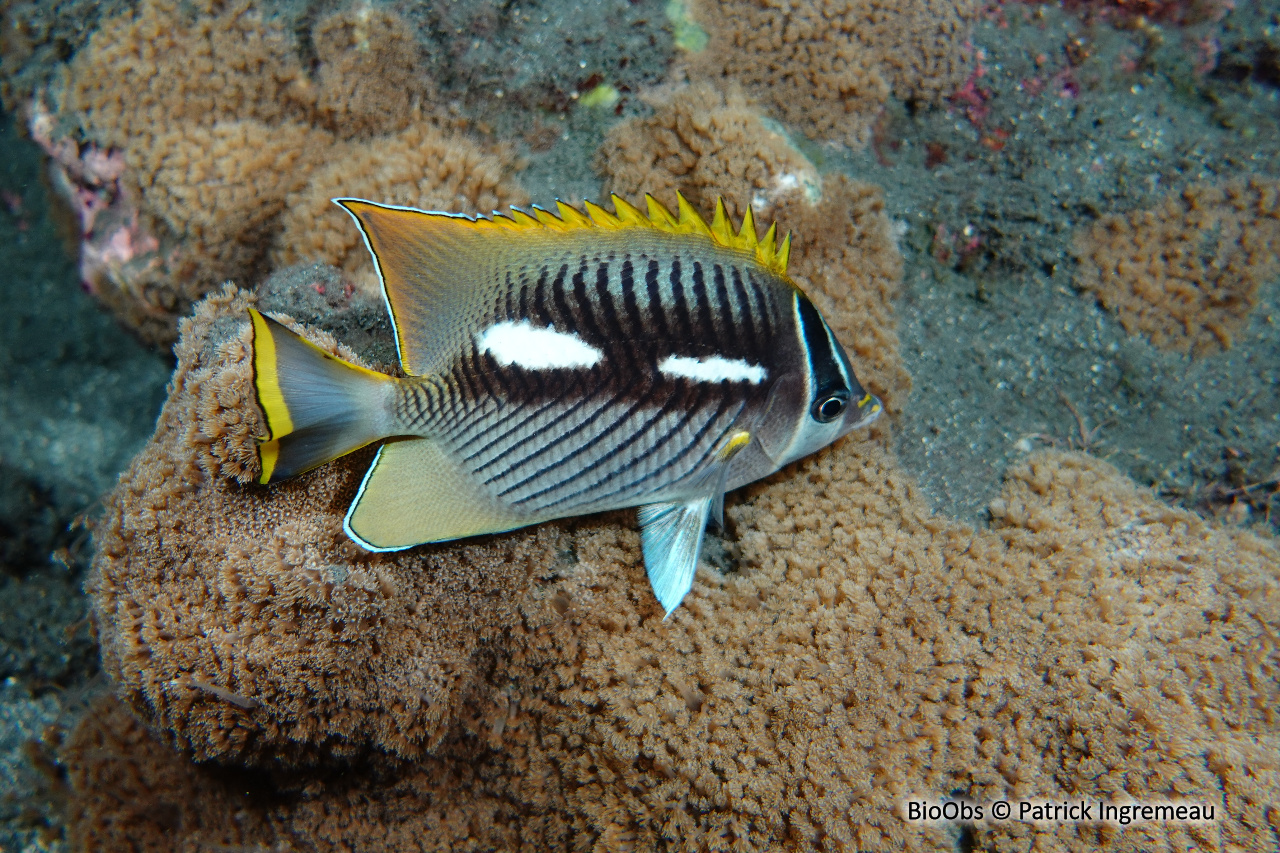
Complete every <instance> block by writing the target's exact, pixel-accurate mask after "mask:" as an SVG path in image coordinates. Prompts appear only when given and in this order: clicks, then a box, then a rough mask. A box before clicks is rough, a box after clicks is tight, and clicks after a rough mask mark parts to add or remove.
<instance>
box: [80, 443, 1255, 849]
mask: <svg viewBox="0 0 1280 853" xmlns="http://www.w3.org/2000/svg"><path fill="white" fill-rule="evenodd" d="M992 509H993V516H994V518H995V520H996V525H997V526H996V529H995V530H993V531H990V532H978V531H974V530H972V529H969V528H965V527H963V526H960V525H956V524H954V523H951V522H948V521H947V520H946V519H942V518H937V517H934V516H932V515H931V514H930V513H929V512H928V510H927V509H926V508H925V507H924V506H923V505H922V504H921V502H920V499H919V497H918V496H917V495H916V494H915V492H914V489H913V487H912V485H911V483H910V481H909V480H908V479H907V478H905V477H903V476H902V475H901V473H899V472H898V471H897V470H896V467H895V466H894V464H893V461H892V459H891V457H889V456H888V455H887V454H886V453H884V452H883V451H881V450H878V449H876V448H875V447H874V445H872V444H869V443H867V442H859V443H855V442H845V443H843V444H841V445H839V446H837V447H835V448H833V449H831V450H829V451H827V452H824V453H823V454H820V455H819V456H818V457H817V458H814V459H811V460H809V461H807V462H803V463H801V464H800V465H799V466H798V468H797V469H796V470H795V471H792V472H787V473H786V474H784V475H783V476H781V477H778V478H775V480H774V481H773V482H771V483H766V484H762V485H759V486H756V487H753V488H751V489H750V490H749V493H748V495H747V496H746V498H745V499H744V500H742V501H741V502H740V503H737V504H736V506H732V507H731V508H730V517H731V519H732V524H733V526H734V527H735V528H736V538H737V541H738V543H739V548H740V552H739V555H738V559H737V561H736V566H735V567H734V568H733V569H732V570H730V571H727V572H721V571H715V570H711V569H709V568H707V567H705V566H704V567H703V569H702V570H701V571H700V573H699V578H698V583H697V584H696V585H695V589H694V593H693V594H692V595H691V597H690V598H689V599H688V603H687V607H685V608H682V609H681V610H680V611H678V612H677V614H676V615H675V616H673V617H672V618H671V619H669V620H667V621H665V622H664V621H663V620H662V619H661V613H660V612H658V611H657V610H656V608H654V607H653V606H652V603H651V602H649V601H648V600H646V598H645V597H644V596H643V595H641V594H638V590H640V588H641V586H642V578H643V574H642V571H641V570H640V567H639V548H638V541H637V537H636V536H635V534H634V533H632V532H631V531H629V530H626V529H619V528H618V527H616V526H614V525H611V524H608V523H603V522H600V521H586V522H582V523H579V524H576V525H570V528H571V536H572V545H573V549H574V553H575V557H576V560H575V561H574V562H573V563H572V564H561V565H560V566H559V567H558V568H557V569H556V570H555V573H554V575H553V576H549V577H548V579H546V580H543V581H541V582H539V583H537V584H535V585H534V586H533V587H532V588H531V590H530V594H529V595H528V597H527V598H525V599H523V600H522V601H521V603H520V604H519V606H518V608H517V609H518V611H519V613H520V618H519V619H518V620H517V621H515V622H513V623H511V627H510V629H509V630H508V631H507V632H505V635H502V636H500V637H497V636H495V638H494V642H492V643H489V644H487V645H486V646H485V647H484V649H483V653H482V656H483V657H484V658H485V659H486V660H487V661H488V662H487V664H486V665H485V667H484V670H485V672H486V676H485V677H484V679H483V680H482V682H481V683H479V684H478V685H476V686H475V688H474V689H473V690H472V691H471V692H470V694H469V695H468V696H467V698H466V701H465V702H464V704H463V707H462V709H461V710H460V712H459V714H458V720H459V721H458V723H457V725H455V727H454V729H453V731H452V733H451V734H450V736H449V737H448V738H446V739H445V740H444V741H442V742H441V743H440V744H439V746H438V748H437V750H436V752H435V754H434V755H432V756H430V757H427V758H425V759H423V760H422V762H421V763H419V764H418V765H417V766H415V767H408V768H403V770H402V771H400V772H397V773H394V774H392V775H390V776H386V775H382V776H379V775H378V774H373V775H366V776H364V777H363V778H362V779H359V780H353V779H352V778H350V777H349V776H348V777H345V778H343V779H327V778H326V777H324V776H319V777H317V776H314V775H313V776H310V777H307V776H303V777H300V778H294V779H292V781H290V782H289V783H288V784H290V785H298V786H301V785H309V786H310V787H309V788H308V790H309V794H308V796H307V797H305V798H304V799H302V800H285V801H281V802H274V803H273V802H269V801H266V800H261V801H259V802H258V803H256V804H254V805H252V806H249V811H250V813H249V814H248V815H246V819H245V821H244V822H245V824H246V825H247V826H249V827H251V828H252V833H251V834H250V833H246V836H248V837H244V838H243V842H245V843H247V842H249V841H250V840H252V841H254V842H257V843H261V844H274V845H280V846H284V847H286V848H287V847H290V846H292V845H297V844H304V845H306V846H308V847H309V848H313V849H322V850H338V849H346V848H349V847H353V846H354V847H376V848H378V849H387V850H407V849H415V850H417V849H429V850H450V849H452V850H459V849H494V848H497V849H516V848H517V847H521V846H522V845H526V846H529V847H531V848H533V849H546V848H548V847H553V846H554V847H559V848H570V847H572V848H574V849H587V848H588V847H591V846H592V845H593V844H594V845H597V846H598V847H600V848H603V849H611V848H613V847H622V848H626V849H637V850H643V849H660V848H663V847H668V848H669V847H678V848H679V849H687V850H720V849H741V850H766V849H768V850H776V849H793V850H805V849H849V850H853V849H857V850H871V851H874V850H902V849H908V850H932V849H937V848H938V846H939V845H941V844H944V843H946V834H947V832H948V830H947V829H946V828H945V827H944V826H940V825H927V824H913V823H908V822H906V821H905V820H904V819H903V816H902V813H901V805H902V801H903V800H904V799H905V798H907V797H909V796H910V797H918V798H925V799H932V800H935V801H936V800H939V799H942V798H945V797H954V796H963V797H966V798H969V799H971V800H975V801H978V802H989V801H991V800H994V799H996V798H1006V799H1032V798H1036V799H1040V798H1043V799H1047V800H1062V799H1076V798H1081V797H1088V798H1091V799H1095V800H1099V799H1100V800H1107V801H1119V800H1125V799H1127V798H1130V797H1132V798H1135V799H1139V800H1143V799H1156V798H1185V799H1189V800H1191V801H1195V802H1200V803H1203V804H1206V805H1212V806H1214V807H1215V808H1216V809H1217V815H1218V817H1217V820H1216V822H1215V823H1212V824H1207V825H1178V824H1173V825H1156V824H1145V825H1135V826H1130V827H1128V828H1125V829H1124V830H1120V829H1119V828H1118V827H1116V826H1114V825H1107V824H1088V823H1085V824H1056V825H1055V824H1042V825H1032V824H1029V823H1025V822H1019V821H1012V822H1007V823H1000V822H990V823H985V824H983V823H979V824H977V825H975V826H973V827H971V828H970V837H971V841H972V845H971V847H972V849H975V850H992V851H995V850H1001V851H1003V850H1009V851H1012V850H1026V849H1049V848H1050V847H1053V848H1054V849H1064V850H1071V851H1081V853H1083V851H1093V850H1097V849H1100V848H1102V847H1108V848H1112V849H1131V850H1132V849H1144V850H1149V849H1187V848H1189V847H1196V848H1197V849H1256V850H1261V849H1267V848H1268V847H1269V846H1273V845H1274V843H1275V841H1276V838H1277V832H1280V828H1278V827H1277V826H1276V825H1275V823H1274V819H1273V817H1271V816H1269V811H1268V809H1269V806H1268V804H1269V803H1270V802H1272V801H1273V800H1274V797H1275V795H1276V792H1277V791H1278V790H1280V768H1278V767H1277V763H1276V762H1275V760H1274V755H1275V749H1276V745H1277V739H1278V737H1280V719H1278V718H1277V715H1276V712H1275V708H1276V707H1277V700H1278V699H1280V686H1278V685H1280V679H1278V676H1280V671H1278V667H1277V646H1276V626H1277V623H1278V622H1280V579H1278V578H1277V569H1276V567H1277V565H1280V551H1278V550H1277V548H1276V543H1275V542H1274V541H1273V540H1267V539H1261V538H1258V537H1255V536H1253V535H1251V534H1249V533H1244V532H1240V531H1222V530H1217V529H1214V528H1212V527H1210V526H1209V525H1208V524H1206V523H1205V522H1204V521H1202V520H1201V519H1199V518H1198V517H1196V516H1194V515H1192V514H1190V513H1187V512H1184V511H1179V510H1174V509H1172V508H1170V507H1168V506H1167V505H1165V504H1163V503H1161V502H1160V501H1159V500H1158V499H1156V498H1155V497H1154V496H1152V495H1151V494H1150V493H1149V492H1146V491H1145V490H1142V489H1139V488H1137V487H1136V486H1134V485H1133V484H1132V483H1131V482H1130V481H1128V480H1126V479H1125V478H1124V477H1123V476H1121V475H1120V474H1119V473H1118V472H1116V471H1115V469H1113V468H1111V467H1110V466H1108V465H1107V464H1105V463H1102V462H1099V461H1097V460H1095V459H1091V458H1089V457H1086V456H1082V455H1078V454H1061V453H1047V454H1041V455H1038V456H1036V457H1033V458H1031V459H1029V460H1027V462H1026V463H1025V464H1023V465H1021V466H1019V467H1017V468H1016V469H1014V470H1013V471H1012V472H1010V476H1009V480H1008V482H1007V485H1006V488H1005V492H1004V494H1003V496H1002V497H1001V499H1000V500H999V501H997V502H996V504H995V505H994V506H993V508H992ZM544 571H545V570H544ZM85 725H86V726H87V730H86V732H85V733H82V734H81V735H80V736H79V737H80V738H84V737H94V735H93V731H94V730H95V729H96V728H98V727H103V726H114V727H118V726H119V725H120V724H119V723H118V722H114V721H112V719H111V716H110V715H107V716H106V717H105V718H104V719H103V720H98V719H93V720H89V721H87V723H86V724H85ZM147 750H148V752H146V753H144V754H143V755H142V756H138V755H137V754H136V753H132V752H131V751H128V752H126V753H125V754H124V755H121V754H119V753H111V752H106V753H100V754H96V755H86V754H85V751H84V750H82V749H80V750H73V751H72V752H71V753H69V754H68V760H69V761H71V762H72V764H73V768H74V769H76V773H78V774H79V775H78V776H77V775H75V774H73V779H81V780H83V782H82V784H84V785H85V786H86V787H84V788H82V789H81V796H83V797H86V798H87V803H86V804H85V805H83V806H82V808H83V811H82V816H83V817H82V820H81V822H80V823H79V824H78V825H77V832H79V833H81V834H82V837H85V838H86V839H87V840H89V841H90V842H92V841H93V840H95V839H96V838H98V837H100V834H101V833H107V832H111V831H114V823H113V822H112V816H113V815H114V814H116V813H117V812H118V810H119V808H120V806H119V800H118V799H116V798H114V797H111V796H109V795H108V793H107V792H106V791H105V789H104V788H102V787H101V785H100V784H99V781H100V780H99V776H100V775H101V773H102V772H103V771H100V770H98V769H97V766H101V767H103V768H107V769H108V770H109V771H110V772H112V773H115V774H122V775H126V776H127V775H129V774H131V773H135V774H136V773H150V774H156V773H158V772H159V773H170V772H175V771H173V770H172V769H166V770H161V771H155V770H149V769H148V767H147V765H148V764H149V763H150V762H152V761H162V762H164V763H165V764H166V766H167V767H169V768H173V767H181V766H182V759H181V757H179V756H177V755H172V756H168V757H166V756H164V755H162V754H157V753H155V752H154V747H147ZM76 762H79V764H77V763H76ZM82 765H88V767H87V769H85V768H84V767H82ZM184 772H185V773H187V774H194V775H196V776H197V777H200V781H198V782H197V783H188V784H189V785H191V787H193V788H201V787H203V786H208V785H210V784H211V783H210V781H209V775H208V774H207V772H205V771H198V770H196V769H194V768H191V767H187V768H186V769H185V771H184ZM308 778H310V780H311V781H310V782H307V781H306V780H307V779H308ZM224 784H225V783H224ZM238 784H243V783H242V782H241V783H238ZM215 794H216V795H215ZM227 795H228V793H227V791H226V788H225V787H224V788H222V789H217V788H216V786H215V790H214V792H213V793H203V794H201V795H200V796H199V797H197V798H196V799H195V800H194V801H191V802H183V803H180V804H179V805H178V808H180V809H182V810H190V811H192V812H194V814H192V816H191V819H190V820H179V821H174V822H175V823H178V824H180V825H185V826H186V827H190V828H188V829H186V830H185V831H183V832H180V833H178V836H177V839H178V840H181V841H184V842H186V843H190V844H197V843H200V842H205V843H207V842H208V841H210V840H213V835H212V833H211V831H210V830H209V829H206V828H205V827H206V826H209V825H211V824H210V822H209V821H208V819H207V817H206V816H205V815H207V811H208V810H218V809H222V808H225V805H224V801H225V798H226V797H227ZM264 823H267V824H269V826H270V829H269V830H268V829H261V828H260V827H262V825H263V824H264ZM169 830H170V827H167V826H164V825H158V824H153V825H152V826H151V827H149V828H148V827H141V828H139V832H138V833H137V834H136V835H135V836H134V839H135V842H136V841H140V840H145V839H147V838H152V839H154V838H157V837H164V836H165V833H167V832H169ZM218 831H219V832H222V833H224V834H225V831H224V830H218ZM168 837H169V839H170V843H173V842H174V836H173V835H169V836H168Z"/></svg>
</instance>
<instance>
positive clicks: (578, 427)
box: [484, 387, 613, 494]
mask: <svg viewBox="0 0 1280 853" xmlns="http://www.w3.org/2000/svg"><path fill="white" fill-rule="evenodd" d="M604 390H606V389H605V388H604V387H598V388H597V389H596V390H594V391H592V392H591V393H589V394H587V395H586V396H584V397H583V398H582V399H581V400H580V401H579V402H578V403H575V404H574V405H573V407H572V408H570V409H569V410H567V411H565V412H563V413H561V414H560V415H557V416H556V418H555V419H554V420H553V421H552V422H551V423H549V424H547V425H546V426H545V427H544V428H543V430H542V431H543V434H544V435H545V434H547V433H550V432H551V428H552V427H554V426H556V425H557V424H559V423H560V422H561V421H563V420H564V419H565V418H567V417H568V416H569V415H570V414H572V413H574V412H576V411H577V410H578V409H580V408H582V407H583V406H585V405H586V404H587V403H588V402H590V401H592V400H594V399H596V398H597V397H600V396H602V393H601V392H603V391H604ZM611 405H613V404H612V403H608V402H606V403H605V404H604V405H603V406H601V407H600V408H599V409H596V410H595V411H594V412H592V413H591V415H590V416H589V417H587V418H586V419H585V420H581V421H578V422H577V423H576V424H574V425H573V426H572V427H570V428H569V429H568V430H567V431H566V432H562V433H560V434H559V435H557V436H556V437H555V438H553V439H551V441H549V442H548V443H547V444H544V445H543V446H542V447H539V448H536V449H535V450H534V451H533V452H532V453H530V454H528V455H526V456H525V457H523V458H522V459H518V460H516V461H515V462H513V463H511V464H510V465H508V466H507V468H506V469H505V470H503V471H501V472H499V473H497V474H494V475H493V476H491V477H489V478H488V479H486V480H485V481H484V482H485V485H489V484H490V483H492V482H494V481H495V480H498V479H500V478H502V477H503V476H504V475H505V474H507V473H508V472H510V471H514V470H515V469H517V468H522V467H524V466H525V465H527V464H529V463H530V462H532V461H533V460H534V459H537V458H538V457H539V456H542V455H544V454H546V453H549V452H551V451H552V450H554V449H555V448H556V447H557V446H558V445H560V444H563V443H564V442H565V441H567V440H568V439H570V438H573V437H574V436H575V435H577V434H578V433H580V432H582V431H583V430H584V429H586V428H587V427H588V426H590V425H591V424H593V423H595V420H596V418H598V417H599V416H600V414H601V413H602V412H606V411H608V410H609V408H610V406H611ZM533 476H535V477H536V476H537V474H536V473H535V474H534V475H533ZM529 479H530V478H525V479H524V480H522V481H521V482H519V483H517V484H516V485H514V486H512V487H511V488H510V489H507V490H506V491H504V492H502V493H501V494H506V493H507V492H509V491H511V490H512V489H517V488H519V487H520V486H522V485H523V484H524V483H526V482H528V480H529Z"/></svg>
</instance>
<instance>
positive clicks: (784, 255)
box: [776, 231, 791, 272]
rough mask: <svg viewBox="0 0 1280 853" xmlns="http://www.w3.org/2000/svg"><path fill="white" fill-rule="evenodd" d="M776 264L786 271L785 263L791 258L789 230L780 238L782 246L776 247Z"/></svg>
mask: <svg viewBox="0 0 1280 853" xmlns="http://www.w3.org/2000/svg"><path fill="white" fill-rule="evenodd" d="M776 258H777V260H776V264H777V266H778V267H779V268H780V269H781V270H782V272H786V271H787V263H788V262H789V261H790V260H791V232H790V231H788V232H787V236H785V237H783V238H782V247H781V248H780V249H778V254H777V256H776Z"/></svg>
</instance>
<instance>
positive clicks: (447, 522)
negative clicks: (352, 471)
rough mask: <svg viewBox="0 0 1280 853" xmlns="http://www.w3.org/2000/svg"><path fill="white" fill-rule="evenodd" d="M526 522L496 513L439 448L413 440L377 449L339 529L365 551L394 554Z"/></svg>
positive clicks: (388, 443) (476, 488) (526, 522)
mask: <svg viewBox="0 0 1280 853" xmlns="http://www.w3.org/2000/svg"><path fill="white" fill-rule="evenodd" d="M528 523H529V521H528V520H526V519H521V518H517V517H515V516H512V515H509V514H506V513H503V512H501V511H499V510H498V509H497V508H495V507H494V506H493V504H492V502H491V501H489V500H488V499H487V498H486V496H485V495H484V494H483V492H482V491H481V489H480V488H479V487H478V486H477V484H476V483H475V480H474V478H473V477H472V476H471V475H470V473H469V472H467V471H465V470H463V469H462V468H461V467H460V466H459V465H458V464H457V463H456V462H455V461H454V460H453V459H452V458H451V457H450V456H449V454H448V453H446V452H445V450H444V449H443V448H442V447H441V446H440V445H439V444H437V443H436V442H434V441H432V440H431V439H426V438H414V439H406V440H402V441H389V442H387V443H386V444H384V445H383V446H382V448H381V449H380V450H379V451H378V455H377V456H376V457H375V458H374V460H373V464H372V465H370V466H369V472H368V473H367V474H365V475H364V482H363V483H361V484H360V491H359V492H358V493H357V494H356V498H355V500H354V501H352V502H351V508H350V509H349V510H347V517H346V518H345V519H344V520H343V523H342V526H343V529H344V530H345V531H346V533H347V535H348V536H350V537H351V538H352V539H353V540H355V542H356V543H357V544H359V545H360V546H362V547H364V548H367V549H368V550H370V551H399V550H402V549H404V548H411V547H413V546H414V545H421V544H423V543H425V542H445V541H448V540H450V539H462V538H464V537H467V536H479V535H481V534H484V533H498V532H500V531H503V530H511V529H514V528H516V527H520V526H522V525H524V524H528Z"/></svg>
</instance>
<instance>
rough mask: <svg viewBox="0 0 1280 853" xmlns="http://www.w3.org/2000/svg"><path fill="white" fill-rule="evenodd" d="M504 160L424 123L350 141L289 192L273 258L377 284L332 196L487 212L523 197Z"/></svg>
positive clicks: (358, 241) (356, 234)
mask: <svg viewBox="0 0 1280 853" xmlns="http://www.w3.org/2000/svg"><path fill="white" fill-rule="evenodd" d="M509 162H510V161H509V159H504V158H503V157H501V156H499V155H498V154H492V153H486V152H484V151H483V150H481V149H480V148H479V147H478V146H476V145H475V144H474V143H472V142H470V141H468V140H466V139H464V138H462V137H458V136H453V135H448V134H445V133H444V132H442V131H440V130H438V129H436V128H435V127H432V126H431V125H428V124H415V125H413V126H411V127H409V128H407V129H406V130H404V131H403V132H401V133H397V134H394V135H392V136H388V137H380V138H377V139H375V140H372V141H369V142H364V143H356V144H351V145H349V146H347V147H346V148H344V149H342V152H341V155H340V156H337V157H335V158H333V162H332V163H330V164H328V165H326V166H323V167H321V168H319V169H317V170H316V171H315V172H314V173H313V174H312V175H311V177H310V179H309V181H308V182H307V184H306V186H305V187H302V188H301V189H299V190H298V191H297V192H295V193H293V194H292V195H290V196H289V198H288V201H287V205H286V210H285V213H284V215H283V216H282V217H281V220H280V231H279V235H278V236H277V238H276V246H275V248H274V250H273V252H272V259H273V261H274V262H275V264H276V265H277V266H284V265H286V264H292V263H297V262H299V261H303V260H319V261H323V262H325V263H329V264H333V265H334V266H338V267H341V268H342V269H344V270H346V271H347V272H349V273H360V274H361V276H362V282H363V283H364V284H365V285H366V286H367V287H373V286H375V285H376V283H375V282H374V281H373V279H372V268H371V267H370V264H369V259H368V252H367V251H366V250H365V248H364V243H363V241H362V240H361V238H360V232H359V230H358V229H357V228H356V227H355V226H354V225H353V224H352V222H351V219H350V217H349V216H347V215H346V214H345V213H343V212H342V211H341V210H340V209H339V208H338V207H337V206H335V205H334V204H333V202H332V199H334V198H335V197H338V196H358V197H361V198H367V199H371V200H374V201H379V202H385V203H388V204H403V205H409V206H412V207H418V208H423V209H426V210H449V211H459V212H478V213H490V212H492V211H494V210H496V209H498V208H500V207H504V206H506V205H511V204H521V203H523V202H525V201H526V200H527V198H528V197H527V196H526V195H525V193H524V191H523V190H522V189H521V188H520V186H519V185H518V184H517V183H516V182H515V181H514V180H513V179H512V178H511V175H510V167H509Z"/></svg>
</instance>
